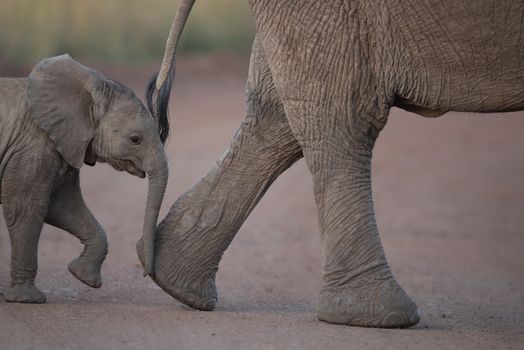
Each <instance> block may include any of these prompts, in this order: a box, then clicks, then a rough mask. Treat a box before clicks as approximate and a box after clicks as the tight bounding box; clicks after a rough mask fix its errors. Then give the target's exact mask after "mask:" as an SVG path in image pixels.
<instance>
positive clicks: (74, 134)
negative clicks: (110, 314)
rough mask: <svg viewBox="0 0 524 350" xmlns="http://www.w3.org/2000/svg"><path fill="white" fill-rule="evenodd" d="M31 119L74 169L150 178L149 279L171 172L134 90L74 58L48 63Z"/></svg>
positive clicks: (38, 69) (42, 67)
mask: <svg viewBox="0 0 524 350" xmlns="http://www.w3.org/2000/svg"><path fill="white" fill-rule="evenodd" d="M28 102H29V111H30V116H31V118H32V119H33V120H34V122H35V123H36V124H37V125H38V126H39V127H40V128H41V129H42V130H44V131H45V132H46V133H47V135H48V137H49V138H50V139H51V141H53V143H54V144H55V146H56V149H57V151H58V152H59V153H60V154H61V155H62V157H63V158H64V160H65V161H66V162H67V163H68V164H69V165H70V166H72V167H74V168H77V169H78V168H80V167H81V166H82V164H83V163H86V164H89V165H94V164H95V163H96V162H97V161H99V162H107V163H109V164H110V165H111V166H112V167H113V168H115V169H117V170H125V171H127V172H129V173H130V174H133V175H136V176H139V177H142V178H143V177H145V175H146V174H147V175H148V177H149V190H148V197H147V204H146V214H145V220H144V250H145V251H144V255H145V256H146V257H147V258H146V262H145V269H146V270H145V274H152V273H153V271H152V269H153V251H154V250H153V248H154V247H153V245H154V237H153V235H154V232H155V229H156V222H157V219H158V212H159V210H160V205H161V203H162V199H163V196H164V192H165V188H166V184H167V176H168V167H167V160H166V155H165V152H164V148H163V144H162V141H161V140H160V135H159V127H157V125H156V123H155V121H154V120H153V118H152V117H151V115H150V114H149V113H148V111H147V110H146V109H145V107H144V106H143V104H142V103H141V102H140V100H139V99H138V98H137V97H136V96H135V94H134V93H133V91H131V90H130V89H129V88H127V87H125V86H123V85H121V84H119V83H117V82H115V81H112V80H108V79H106V78H105V77H104V76H103V75H102V74H101V73H99V72H98V71H96V70H93V69H90V68H88V67H85V66H83V65H81V64H80V63H78V62H76V61H75V60H73V59H72V58H71V57H70V56H69V55H63V56H58V57H53V58H49V59H46V60H43V61H41V62H40V63H39V64H37V65H36V66H35V68H34V69H33V71H32V72H31V74H30V75H29V83H28Z"/></svg>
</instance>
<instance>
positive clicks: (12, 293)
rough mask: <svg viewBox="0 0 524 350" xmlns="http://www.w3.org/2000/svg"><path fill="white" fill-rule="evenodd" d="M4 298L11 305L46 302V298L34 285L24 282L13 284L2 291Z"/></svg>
mask: <svg viewBox="0 0 524 350" xmlns="http://www.w3.org/2000/svg"><path fill="white" fill-rule="evenodd" d="M4 298H5V300H6V301H9V302H12V303H32V304H43V303H45V302H46V296H45V294H44V293H42V292H41V291H40V290H39V289H38V288H36V286H35V285H34V283H32V282H25V283H20V284H13V285H11V286H9V287H7V288H6V289H5V290H4Z"/></svg>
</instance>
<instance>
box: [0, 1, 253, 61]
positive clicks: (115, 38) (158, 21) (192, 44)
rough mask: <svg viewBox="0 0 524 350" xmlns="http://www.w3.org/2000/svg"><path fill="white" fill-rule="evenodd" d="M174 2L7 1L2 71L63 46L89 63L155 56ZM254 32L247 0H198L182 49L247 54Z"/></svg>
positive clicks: (0, 5) (0, 6) (1, 25)
mask: <svg viewBox="0 0 524 350" xmlns="http://www.w3.org/2000/svg"><path fill="white" fill-rule="evenodd" d="M176 5H177V1H175V0H148V1H144V0H110V1H108V0H90V1H86V0H38V1H34V0H2V1H0V65H1V66H3V70H4V71H5V70H6V68H7V67H11V68H16V67H17V66H20V65H24V64H27V65H32V64H34V63H35V62H37V61H39V60H40V59H42V58H44V57H49V56H55V55H57V54H61V53H65V52H67V53H69V54H70V55H71V56H73V57H75V58H77V59H78V60H81V61H89V62H100V63H118V64H132V65H140V64H145V63H149V62H151V61H155V62H156V61H158V60H159V59H161V57H162V54H163V50H164V44H165V41H166V38H167V34H168V32H169V28H170V25H171V21H172V19H173V15H174V13H175V10H176ZM253 35H254V29H253V24H252V21H251V17H250V13H249V7H248V2H247V1H243V0H203V1H197V3H196V5H195V6H194V9H193V11H192V14H191V20H190V21H188V24H187V27H186V30H185V32H184V36H183V40H182V42H181V44H180V46H179V49H180V52H181V53H183V54H199V55H202V54H215V53H237V54H238V53H240V54H242V53H246V52H248V51H249V48H250V46H251V42H252V38H253Z"/></svg>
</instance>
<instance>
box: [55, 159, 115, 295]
mask: <svg viewBox="0 0 524 350" xmlns="http://www.w3.org/2000/svg"><path fill="white" fill-rule="evenodd" d="M46 223H48V224H50V225H53V226H56V227H58V228H60V229H62V230H65V231H67V232H69V233H71V234H72V235H73V236H75V237H77V238H78V239H79V240H80V241H81V242H82V243H83V244H84V246H85V247H84V250H83V251H82V253H81V254H80V256H79V257H78V258H76V259H74V260H73V261H72V262H71V263H70V264H69V266H68V269H69V271H70V272H71V273H72V274H73V276H75V277H76V278H78V279H79V280H80V281H82V282H83V283H85V284H87V285H88V286H90V287H93V288H99V287H100V286H101V285H102V277H101V273H100V268H101V266H102V263H103V262H104V259H105V257H106V255H107V237H106V233H105V231H104V229H103V228H102V226H100V224H99V223H98V221H97V220H96V219H95V218H94V217H93V215H92V214H91V212H90V211H89V209H88V208H87V206H86V204H85V202H84V199H83V197H82V192H81V190H80V183H79V176H78V170H76V169H75V170H71V171H70V172H69V173H68V174H67V175H66V176H65V179H64V182H63V183H62V185H61V186H60V188H59V189H58V190H57V191H56V192H55V193H53V195H52V196H51V199H50V203H49V210H48V213H47V217H46Z"/></svg>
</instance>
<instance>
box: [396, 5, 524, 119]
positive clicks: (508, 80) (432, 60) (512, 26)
mask: <svg viewBox="0 0 524 350" xmlns="http://www.w3.org/2000/svg"><path fill="white" fill-rule="evenodd" d="M499 5H500V4H499V3H498V2H497V1H495V0H477V1H454V0H426V1H424V6H422V2H421V3H420V6H412V3H411V2H398V3H396V4H395V6H390V7H389V11H390V12H389V19H390V21H391V22H390V23H392V24H391V28H393V29H392V30H391V31H390V33H392V35H393V36H392V38H391V42H394V43H395V44H394V45H393V46H394V47H392V48H391V51H392V52H395V53H396V54H397V55H398V56H397V59H396V60H395V62H396V65H395V69H394V72H395V74H396V73H398V75H397V76H396V82H397V84H396V89H397V91H395V93H396V94H397V96H398V98H399V107H401V108H405V109H406V110H411V111H414V112H416V113H419V114H421V115H426V116H433V115H434V114H435V113H433V112H434V111H440V112H446V111H464V112H509V111H515V110H521V109H524V64H522V62H524V37H523V36H522V35H521V23H520V19H521V18H522V16H523V15H524V6H523V5H522V1H520V0H513V1H507V2H505V4H504V6H499ZM399 38H401V40H400V39H399Z"/></svg>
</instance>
